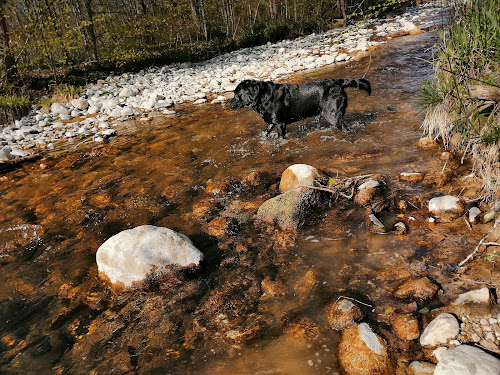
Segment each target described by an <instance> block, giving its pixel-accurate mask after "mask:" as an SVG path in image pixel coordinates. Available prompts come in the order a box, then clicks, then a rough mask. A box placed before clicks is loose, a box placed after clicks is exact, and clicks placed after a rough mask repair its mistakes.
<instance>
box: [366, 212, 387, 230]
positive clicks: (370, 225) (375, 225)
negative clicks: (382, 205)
mask: <svg viewBox="0 0 500 375" xmlns="http://www.w3.org/2000/svg"><path fill="white" fill-rule="evenodd" d="M367 229H368V230H369V231H370V232H372V233H381V234H382V233H386V232H387V229H385V226H384V224H383V223H382V222H381V221H380V220H379V219H378V218H377V217H376V216H375V215H374V214H370V215H368V221H367Z"/></svg>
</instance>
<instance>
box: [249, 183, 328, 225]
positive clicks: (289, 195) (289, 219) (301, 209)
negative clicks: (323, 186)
mask: <svg viewBox="0 0 500 375" xmlns="http://www.w3.org/2000/svg"><path fill="white" fill-rule="evenodd" d="M319 201H320V195H319V194H318V192H317V191H314V190H306V191H300V190H290V191H287V192H286V193H284V194H281V195H278V196H277V197H274V198H271V199H269V200H267V201H265V202H264V203H263V204H262V205H261V206H260V207H259V210H258V211H257V217H256V219H257V221H260V222H264V223H268V224H274V225H276V226H278V227H279V228H281V229H284V230H297V229H298V228H299V227H300V226H301V225H303V224H304V223H305V222H306V220H307V218H308V217H309V216H310V214H311V213H312V211H313V210H314V209H315V208H316V207H317V206H318V204H319Z"/></svg>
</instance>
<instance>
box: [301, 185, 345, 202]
mask: <svg viewBox="0 0 500 375" xmlns="http://www.w3.org/2000/svg"><path fill="white" fill-rule="evenodd" d="M298 187H299V188H307V189H314V190H321V191H327V192H329V193H332V194H338V195H340V196H342V197H344V198H346V199H351V198H352V197H353V194H351V195H346V194H344V193H342V192H341V191H338V190H334V189H328V188H325V187H316V186H306V185H299V186H298Z"/></svg>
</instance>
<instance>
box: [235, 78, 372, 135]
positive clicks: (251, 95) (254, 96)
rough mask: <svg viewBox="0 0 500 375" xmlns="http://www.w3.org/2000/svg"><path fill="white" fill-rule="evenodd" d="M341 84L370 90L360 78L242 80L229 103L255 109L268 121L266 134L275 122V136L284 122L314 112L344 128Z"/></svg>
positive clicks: (283, 129)
mask: <svg viewBox="0 0 500 375" xmlns="http://www.w3.org/2000/svg"><path fill="white" fill-rule="evenodd" d="M345 87H353V88H355V89H360V90H365V91H366V92H367V93H368V95H370V94H371V86H370V82H368V81H367V80H366V79H363V78H360V79H324V80H319V81H312V82H306V83H301V84H298V85H291V84H288V83H273V82H267V81H253V80H245V81H242V82H241V83H240V84H239V85H238V86H237V87H236V89H235V90H234V98H233V99H231V101H230V102H229V107H230V108H231V109H233V110H235V111H236V110H238V109H240V108H242V107H248V108H250V109H253V110H254V111H255V112H257V113H258V114H259V115H260V116H261V117H262V119H263V120H264V121H265V122H266V123H267V124H268V126H267V129H266V131H265V134H266V136H268V135H269V133H270V132H271V130H273V129H274V128H275V127H276V126H277V127H278V136H280V137H281V138H285V134H286V126H287V125H288V124H290V123H292V122H295V121H299V120H302V119H304V118H307V117H311V116H317V115H322V116H323V117H324V118H325V119H326V121H328V122H329V123H330V124H332V125H334V126H336V127H338V128H341V129H342V130H344V131H345V130H347V128H346V125H345V123H344V113H345V109H346V108H347V95H346V93H345V91H344V88H345Z"/></svg>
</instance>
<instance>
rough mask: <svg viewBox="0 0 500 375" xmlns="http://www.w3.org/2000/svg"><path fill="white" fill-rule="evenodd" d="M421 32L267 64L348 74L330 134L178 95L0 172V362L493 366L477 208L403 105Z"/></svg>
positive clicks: (491, 249) (140, 366)
mask: <svg viewBox="0 0 500 375" xmlns="http://www.w3.org/2000/svg"><path fill="white" fill-rule="evenodd" d="M436 41H437V37H436V32H426V33H423V34H419V35H416V36H403V37H401V38H394V39H392V40H390V41H389V42H388V43H385V44H384V45H381V46H380V47H379V49H378V51H377V53H378V54H379V55H378V56H372V58H371V59H370V58H368V57H367V58H365V59H359V60H354V61H350V62H348V63H347V64H344V65H341V64H339V65H338V66H331V65H327V66H324V67H322V68H319V69H314V70H307V71H304V72H301V73H295V74H293V75H292V76H290V77H289V80H290V81H292V82H300V81H305V80H310V79H319V78H325V77H334V78H336V77H339V78H341V77H346V76H348V75H352V76H362V75H363V74H365V73H366V78H367V79H369V80H370V81H371V82H372V86H373V89H374V91H373V95H372V96H370V97H366V95H360V94H359V93H357V92H356V91H355V90H352V91H349V92H348V95H349V100H350V104H349V107H348V109H347V114H346V121H347V122H348V123H349V124H350V125H351V126H352V129H353V131H351V132H349V133H343V132H340V131H338V130H337V129H331V128H329V127H328V126H327V124H325V123H324V122H322V121H316V120H314V119H310V120H308V121H304V122H302V123H300V124H298V125H299V126H297V124H293V125H291V126H290V132H289V134H290V138H289V140H288V141H286V142H281V141H276V140H270V139H263V138H261V137H259V134H260V130H261V129H262V128H263V124H262V123H261V120H260V119H259V118H258V116H257V115H256V114H255V113H253V112H252V111H240V112H238V113H236V114H235V113H234V112H233V111H230V110H229V109H227V108H226V107H224V106H219V105H211V106H209V105H206V106H203V105H195V104H184V105H182V106H181V105H179V106H177V107H175V108H176V110H177V115H179V117H172V116H154V117H153V116H151V115H149V116H148V118H151V117H153V118H152V120H151V121H150V122H148V123H147V125H146V126H145V125H144V123H142V122H139V121H129V122H124V123H123V124H124V127H117V128H116V129H118V132H119V134H120V136H119V137H114V138H110V139H109V141H108V142H104V143H99V144H95V143H93V142H87V143H84V144H82V145H80V146H79V147H78V148H77V150H74V149H67V150H66V151H64V152H61V153H48V154H47V155H46V156H44V157H43V159H41V160H39V161H37V163H31V164H25V165H21V166H20V167H19V168H18V169H16V170H11V171H9V172H7V173H3V174H2V175H1V176H0V184H1V186H2V190H1V191H2V193H1V197H2V199H1V200H0V212H1V213H2V215H1V217H0V240H1V241H2V244H3V247H2V248H1V252H0V267H1V272H0V284H1V285H2V286H3V288H2V289H1V290H0V321H1V322H3V323H2V324H1V325H0V333H1V339H0V372H2V373H7V374H16V373H21V372H23V373H54V374H65V373H75V374H80V373H81V374H88V373H95V374H101V373H102V374H107V373H110V372H117V373H123V374H135V373H139V374H152V373H162V374H211V373H214V372H215V373H223V374H244V375H247V374H248V375H250V374H252V375H254V374H260V375H263V374H296V373H300V374H305V375H309V374H311V375H312V374H335V373H337V374H339V373H347V374H384V373H385V374H398V375H408V374H411V375H415V374H432V373H435V374H439V375H443V374H454V375H458V374H460V375H462V374H464V375H465V374H467V375H469V374H471V373H474V372H473V371H475V373H476V374H490V373H497V369H498V359H497V358H498V344H499V335H497V333H498V320H499V316H498V313H499V311H498V304H497V302H498V301H497V297H498V296H497V295H496V291H497V290H498V286H499V285H500V280H499V272H498V261H497V257H498V255H497V254H496V252H495V250H496V249H497V246H498V243H499V242H500V233H498V226H497V225H496V224H495V223H496V221H495V220H496V215H497V213H496V212H495V211H494V208H493V207H490V206H489V205H488V204H486V203H484V202H480V201H476V200H475V198H477V197H478V195H479V194H480V190H481V183H480V181H478V179H477V178H476V177H475V176H474V175H471V174H470V166H469V165H467V164H466V163H465V164H462V163H461V159H460V157H459V156H458V155H453V154H449V153H444V154H443V152H442V150H441V149H440V145H439V144H438V143H437V142H435V141H434V140H432V139H423V140H420V141H419V139H420V137H421V130H420V128H419V127H420V125H421V122H422V120H423V119H422V115H421V114H419V112H418V109H417V108H415V106H414V104H412V98H413V97H414V95H415V94H416V93H417V92H418V90H419V88H420V87H421V84H422V83H423V82H424V80H425V79H426V77H427V76H429V75H431V74H432V73H433V72H432V67H431V66H429V65H428V64H427V63H426V62H425V61H423V60H429V59H430V52H429V51H430V47H431V46H432V45H433V44H434V43H435V42H436ZM70 121H71V120H70ZM120 130H121V132H120ZM297 184H299V185H300V186H305V188H303V187H301V188H297ZM322 189H326V190H322ZM134 228H135V229H134ZM156 228H168V229H169V230H164V229H156ZM171 231H175V232H176V233H178V235H175V234H172V232H171ZM137 232H140V233H139V234H137ZM163 236H168V239H167V240H166V239H160V240H158V238H159V237H160V238H163ZM184 236H187V237H188V238H189V240H187V239H186V237H184ZM172 243H184V245H186V247H185V249H187V250H186V251H183V252H176V251H174V252H173V253H171V252H170V250H171V249H172V248H173V249H175V248H176V247H175V246H172V245H171V244H172ZM141 245H144V247H145V248H147V249H148V250H150V251H149V252H146V251H144V252H142V253H141V255H146V256H145V257H142V258H141V259H139V257H138V255H137V254H136V253H134V251H135V250H137V249H138V248H140V246H141ZM127 246H128V247H127ZM193 247H194V249H193ZM127 248H128V249H129V250H131V251H130V252H127V251H126V249H127ZM165 248H168V249H169V250H165ZM98 249H102V250H98ZM122 250H125V253H126V254H124V253H121V252H120V251H122ZM153 250H159V251H153ZM98 252H99V254H100V253H101V252H102V253H104V255H103V256H101V255H99V256H98V257H97V258H96V255H97V253H98ZM200 252H201V253H202V255H201V254H200ZM168 254H171V255H172V257H170V258H169V257H168V256H166V255H168ZM179 254H183V256H181V257H177V258H175V256H176V255H179ZM470 254H473V255H472V256H470V257H469V255H470ZM152 259H154V262H155V263H156V262H158V263H157V264H156V265H157V267H153V269H151V268H148V267H147V264H148V263H149V262H151V260H152ZM186 259H187V262H184V260H186ZM143 260H144V262H143ZM106 262H108V263H111V264H112V266H113V267H117V269H116V268H112V269H110V268H106ZM145 264H146V266H144V265H145ZM138 265H139V266H138ZM172 265H173V267H171V266H172ZM127 267H130V268H127ZM169 267H171V268H169ZM122 269H126V270H129V269H130V270H132V271H134V272H136V271H137V272H136V274H135V275H134V276H136V275H139V276H138V278H134V279H133V280H132V281H131V283H135V284H133V286H132V288H130V287H128V286H129V284H126V283H125V280H122V284H123V285H122V284H120V281H119V279H116V278H115V277H120V272H119V271H120V270H122ZM156 271H159V272H156ZM165 271H168V272H165ZM130 273H131V272H128V271H127V275H129V274H130ZM117 280H118V281H117ZM138 280H139V282H137V281H138ZM141 280H142V281H141ZM127 282H128V281H127ZM127 287H128V288H127ZM433 322H435V323H433ZM469 370H470V372H467V371H469ZM481 371H482V372H481Z"/></svg>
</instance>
